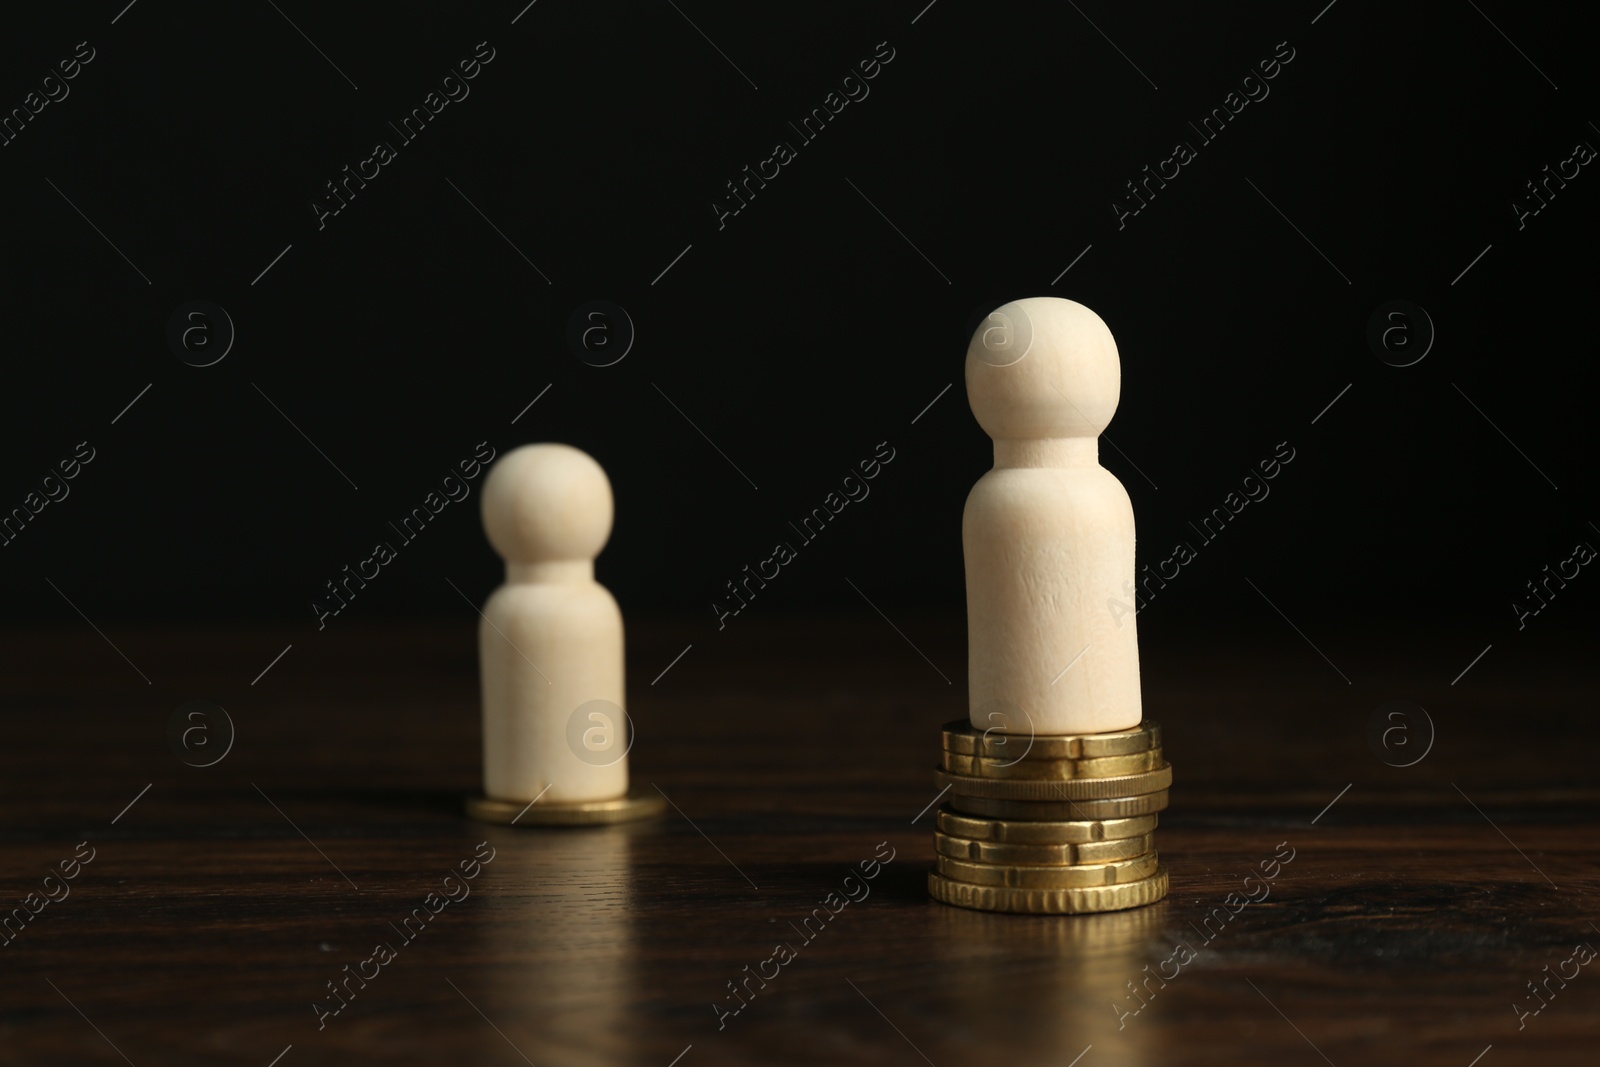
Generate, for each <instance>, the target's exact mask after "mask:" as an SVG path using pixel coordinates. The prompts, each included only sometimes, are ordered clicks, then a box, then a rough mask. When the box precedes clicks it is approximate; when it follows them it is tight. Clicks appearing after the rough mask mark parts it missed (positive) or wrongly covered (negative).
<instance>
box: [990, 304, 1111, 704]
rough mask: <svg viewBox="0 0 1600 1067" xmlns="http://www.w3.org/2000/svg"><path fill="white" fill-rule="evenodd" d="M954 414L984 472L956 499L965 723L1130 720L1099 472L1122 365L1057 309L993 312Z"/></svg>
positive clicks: (1070, 309)
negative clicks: (968, 416) (958, 413)
mask: <svg viewBox="0 0 1600 1067" xmlns="http://www.w3.org/2000/svg"><path fill="white" fill-rule="evenodd" d="M966 379H967V399H968V400H969V402H970V403H971V405H972V413H973V414H974V415H975V416H977V419H978V423H979V425H981V426H982V427H983V429H984V432H986V433H987V434H988V435H989V436H990V437H992V438H993V439H994V469H993V470H991V471H989V472H988V473H987V474H985V475H984V476H983V477H982V478H980V479H979V480H978V482H977V484H976V485H974V486H973V488H972V492H971V493H970V494H969V495H968V497H967V505H966V510H965V512H964V514H963V516H962V522H961V539H962V546H963V549H964V552H965V556H966V574H967V632H968V655H969V686H970V688H969V694H968V695H969V700H970V703H969V708H970V712H969V714H970V718H971V723H972V725H973V727H974V728H976V729H979V730H989V729H995V728H998V729H1001V730H1004V731H1007V732H1012V733H1029V734H1038V735H1050V734H1094V733H1103V732H1106V731H1111V730H1123V729H1129V728H1132V727H1135V726H1138V725H1139V722H1140V719H1141V717H1142V711H1141V707H1140V698H1139V646H1138V640H1137V638H1136V636H1135V632H1134V620H1133V616H1132V614H1131V613H1129V612H1123V611H1119V610H1117V605H1121V604H1124V603H1132V602H1133V596H1132V591H1133V581H1134V558H1133V540H1134V525H1133V505H1132V504H1131V503H1130V502H1129V500H1128V493H1127V490H1125V489H1124V488H1123V487H1122V483H1121V482H1119V481H1117V479H1116V477H1115V476H1114V475H1112V474H1111V473H1110V472H1109V471H1107V470H1106V469H1105V468H1104V467H1102V466H1100V459H1099V441H1098V438H1099V436H1100V433H1101V431H1103V430H1104V429H1105V428H1106V425H1107V424H1108V423H1109V422H1110V421H1111V416H1112V414H1113V413H1115V411H1116V409H1117V400H1118V398H1119V396H1120V394H1121V390H1122V365H1121V362H1120V361H1119V359H1118V356H1117V345H1116V342H1115V341H1114V340H1112V337H1111V331H1110V330H1108V329H1107V328H1106V324H1105V323H1104V322H1102V321H1101V320H1100V316H1098V315H1096V314H1095V313H1094V312H1093V311H1090V310H1089V309H1088V308H1086V307H1084V306H1083V305H1082V304H1078V303H1075V302H1074V301H1071V300H1062V299H1059V298H1057V297H1032V298H1029V299H1026V300H1017V301H1013V302H1012V303H1009V304H1006V305H1004V306H1002V307H1000V308H999V309H997V310H996V311H994V312H992V313H991V314H990V315H989V317H988V318H987V319H986V320H985V321H984V322H983V324H982V325H980V326H979V328H978V330H977V332H976V333H975V334H974V335H973V338H972V342H971V344H970V345H969V346H968V348H967V363H966Z"/></svg>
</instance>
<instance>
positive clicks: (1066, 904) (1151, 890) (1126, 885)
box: [928, 867, 1167, 915]
mask: <svg viewBox="0 0 1600 1067" xmlns="http://www.w3.org/2000/svg"><path fill="white" fill-rule="evenodd" d="M928 892H929V893H930V894H932V896H933V899H935V900H938V901H942V902H944V903H946V904H954V905H956V906H957V907H962V908H973V909H976V910H978V911H1008V912H1016V913H1022V914H1031V915H1081V914H1084V913H1085V912H1096V911H1121V910H1122V909H1124V908H1137V907H1141V906H1143V905H1145V904H1154V903H1155V902H1156V901H1158V900H1160V899H1161V898H1162V897H1164V896H1166V895H1167V869H1166V868H1165V867H1158V868H1157V869H1156V872H1155V873H1154V874H1152V875H1151V876H1150V877H1148V878H1143V879H1140V880H1139V881H1137V882H1123V883H1122V884H1121V885H1101V886H1095V887H1094V888H1092V889H1006V888H1003V887H1000V886H991V885H971V884H969V883H967V882H957V881H952V880H951V879H949V878H945V877H944V876H942V875H940V874H939V873H938V872H937V871H929V872H928Z"/></svg>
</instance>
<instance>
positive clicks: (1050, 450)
mask: <svg viewBox="0 0 1600 1067" xmlns="http://www.w3.org/2000/svg"><path fill="white" fill-rule="evenodd" d="M994 465H995V466H996V467H1098V466H1099V465H1100V440H1099V438H1097V437H1041V438H1003V437H1001V438H996V439H995V442H994Z"/></svg>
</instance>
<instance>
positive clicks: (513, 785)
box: [468, 444, 665, 825]
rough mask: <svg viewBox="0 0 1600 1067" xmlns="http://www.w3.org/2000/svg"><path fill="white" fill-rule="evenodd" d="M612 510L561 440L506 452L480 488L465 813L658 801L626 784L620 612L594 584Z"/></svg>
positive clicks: (621, 810)
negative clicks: (475, 721) (470, 781)
mask: <svg viewBox="0 0 1600 1067" xmlns="http://www.w3.org/2000/svg"><path fill="white" fill-rule="evenodd" d="M613 507H614V505H613V501H612V496H611V482H610V481H609V480H608V479H607V478H606V474H605V471H604V470H602V469H601V467H600V464H598V463H596V462H595V461H594V459H593V458H592V457H590V456H589V455H588V454H587V453H584V452H582V451H580V450H578V449H576V448H573V447H571V446H570V445H562V444H538V445H524V446H523V447H521V448H517V449H514V450H513V451H511V452H508V453H506V455H504V456H503V457H501V459H500V461H499V462H498V463H496V464H495V465H494V468H493V469H492V470H491V471H490V472H489V477H488V478H487V479H486V481H485V482H484V487H483V525H484V532H485V533H486V534H487V535H488V538H489V543H490V544H491V545H493V546H494V549H495V551H496V552H498V553H499V554H500V556H501V558H503V559H504V560H505V564H506V580H505V584H503V585H501V586H500V587H499V588H498V589H496V590H495V591H494V593H493V594H492V595H491V596H490V597H489V601H488V603H486V604H485V605H484V606H483V611H482V622H481V624H480V625H479V627H478V655H479V665H480V678H481V683H482V688H483V783H484V791H485V792H486V793H487V796H486V797H481V798H472V799H470V800H469V802H468V812H469V814H471V815H473V816H474V817H477V818H482V819H486V820H489V821H494V822H506V823H516V824H518V825H537V824H546V825H548V824H581V823H602V822H616V821H620V820H622V819H628V818H639V817H642V816H644V815H649V814H655V813H656V812H658V811H659V810H660V809H661V808H662V807H664V806H665V801H664V800H663V799H662V798H661V797H660V796H659V795H656V794H653V793H652V794H651V795H650V796H645V795H643V794H640V795H638V796H634V797H630V796H629V791H628V750H629V748H630V746H631V735H632V732H631V726H630V723H629V721H628V716H627V713H626V711H625V710H624V709H625V707H626V701H627V696H626V693H625V685H624V678H623V654H622V612H621V610H620V609H619V608H618V607H617V602H616V600H615V599H614V598H613V597H612V596H611V593H610V592H609V591H607V589H606V588H605V586H603V585H601V584H600V583H598V582H596V581H595V580H594V560H595V557H596V556H598V555H599V554H600V550H601V549H602V548H604V547H605V544H606V541H607V539H608V538H609V537H610V536H611V522H612V515H613Z"/></svg>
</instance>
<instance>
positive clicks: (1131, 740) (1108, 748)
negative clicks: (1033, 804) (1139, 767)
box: [944, 719, 1161, 760]
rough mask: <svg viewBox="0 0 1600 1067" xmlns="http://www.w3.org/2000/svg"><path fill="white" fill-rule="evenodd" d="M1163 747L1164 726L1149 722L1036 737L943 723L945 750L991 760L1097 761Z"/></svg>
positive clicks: (968, 724)
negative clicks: (1092, 731) (1084, 732)
mask: <svg viewBox="0 0 1600 1067" xmlns="http://www.w3.org/2000/svg"><path fill="white" fill-rule="evenodd" d="M1160 747H1161V727H1160V726H1159V725H1157V724H1156V723H1153V722H1151V721H1149V720H1148V719H1146V720H1145V721H1144V722H1142V723H1140V724H1139V725H1138V726H1135V727H1134V728H1133V729H1131V730H1113V731H1110V732H1108V733H1103V734H1070V735H1063V734H1053V735H1034V736H1032V737H1029V736H1028V735H1027V734H1025V733H1007V732H1005V731H1004V730H997V729H989V730H983V729H979V728H977V727H975V726H973V725H972V723H971V722H970V721H968V720H966V719H957V720H955V721H954V722H947V723H945V724H944V750H945V751H946V752H954V753H955V754H956V755H958V756H984V757H986V758H988V759H998V760H1017V759H1095V758H1097V757H1100V756H1127V755H1130V754H1132V753H1134V752H1145V751H1147V750H1149V749H1152V748H1160Z"/></svg>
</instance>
